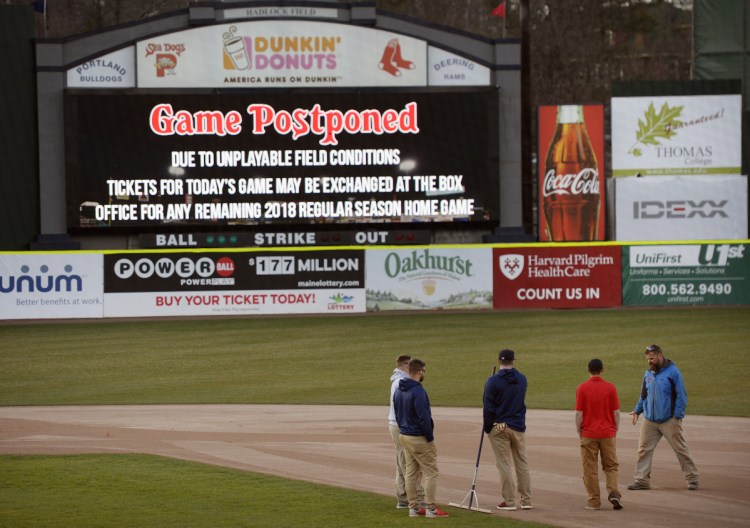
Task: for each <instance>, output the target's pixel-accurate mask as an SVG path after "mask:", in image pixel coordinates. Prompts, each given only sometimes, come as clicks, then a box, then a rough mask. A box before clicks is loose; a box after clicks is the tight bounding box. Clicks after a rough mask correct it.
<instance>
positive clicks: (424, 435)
mask: <svg viewBox="0 0 750 528" xmlns="http://www.w3.org/2000/svg"><path fill="white" fill-rule="evenodd" d="M425 371H426V369H425V364H424V361H422V360H420V359H416V358H414V359H412V360H411V361H409V372H408V377H407V378H405V379H402V380H400V381H399V383H398V390H397V391H396V394H395V395H394V396H393V408H394V410H395V411H396V421H397V422H398V428H399V431H400V433H401V434H400V435H399V441H400V442H401V445H402V446H404V457H405V459H406V475H405V476H404V477H405V480H406V496H407V498H408V500H409V516H410V517H419V516H420V515H425V516H427V517H448V514H447V513H445V512H444V511H442V510H440V509H439V508H438V507H437V504H435V492H436V491H437V478H438V475H439V472H438V467H437V449H436V448H435V442H434V440H435V437H434V434H433V430H434V428H435V424H434V423H433V422H432V410H431V409H430V398H428V397H427V391H425V390H424V387H422V381H423V380H424V373H425ZM420 471H421V472H422V477H423V478H424V508H421V507H420V506H419V502H418V501H417V482H418V475H419V472H420Z"/></svg>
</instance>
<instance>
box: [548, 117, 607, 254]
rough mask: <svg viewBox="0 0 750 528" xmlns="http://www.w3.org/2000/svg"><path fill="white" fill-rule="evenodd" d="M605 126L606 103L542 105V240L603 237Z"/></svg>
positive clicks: (597, 238)
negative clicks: (584, 105) (604, 106)
mask: <svg viewBox="0 0 750 528" xmlns="http://www.w3.org/2000/svg"><path fill="white" fill-rule="evenodd" d="M585 117H586V118H585ZM589 127H590V128H591V129H593V130H595V132H594V134H592V135H593V139H592V136H591V135H590V132H589ZM603 127H604V109H603V107H602V106H601V105H595V106H586V107H583V106H577V105H566V106H551V107H550V106H543V107H540V108H539V145H540V148H541V149H544V150H542V151H541V152H540V154H541V155H540V157H539V160H540V173H539V175H540V178H539V197H540V204H539V239H540V240H543V241H544V240H549V241H552V242H569V241H574V242H577V241H589V240H603V239H604V197H603V196H602V195H603V192H602V191H603V187H602V183H603V182H602V179H603V167H602V160H603V159H604V152H603V151H604V132H603ZM595 145H596V146H595Z"/></svg>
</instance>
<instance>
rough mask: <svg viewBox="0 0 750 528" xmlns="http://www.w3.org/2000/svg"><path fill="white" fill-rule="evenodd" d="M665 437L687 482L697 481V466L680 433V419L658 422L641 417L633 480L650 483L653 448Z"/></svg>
mask: <svg viewBox="0 0 750 528" xmlns="http://www.w3.org/2000/svg"><path fill="white" fill-rule="evenodd" d="M662 436H663V437H664V438H666V439H667V443H669V445H670V447H671V448H672V450H673V451H674V454H675V455H677V460H678V461H679V462H680V468H682V473H683V475H685V480H687V481H688V482H698V468H696V467H695V463H694V462H693V457H692V456H691V455H690V449H688V446H687V443H685V438H684V436H683V435H682V420H677V419H676V418H672V419H670V420H667V421H666V422H662V423H658V422H652V421H649V420H646V419H645V418H644V419H643V423H642V424H641V434H640V437H639V438H638V462H637V463H636V466H635V480H636V482H640V483H641V484H647V485H650V480H651V461H652V460H653V458H654V450H655V449H656V445H657V444H658V443H659V440H661V437H662Z"/></svg>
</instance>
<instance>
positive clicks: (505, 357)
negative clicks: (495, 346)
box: [500, 348, 516, 361]
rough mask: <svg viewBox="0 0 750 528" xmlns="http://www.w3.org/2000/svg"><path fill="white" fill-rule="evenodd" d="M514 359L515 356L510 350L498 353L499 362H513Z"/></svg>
mask: <svg viewBox="0 0 750 528" xmlns="http://www.w3.org/2000/svg"><path fill="white" fill-rule="evenodd" d="M515 359H516V354H515V353H514V352H513V351H512V350H508V349H507V348H506V349H504V350H501V351H500V361H513V360H515Z"/></svg>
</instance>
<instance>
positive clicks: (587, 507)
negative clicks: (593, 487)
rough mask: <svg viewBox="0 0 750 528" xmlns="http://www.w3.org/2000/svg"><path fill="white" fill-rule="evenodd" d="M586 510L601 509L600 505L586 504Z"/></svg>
mask: <svg viewBox="0 0 750 528" xmlns="http://www.w3.org/2000/svg"><path fill="white" fill-rule="evenodd" d="M586 509H587V510H601V509H602V507H601V506H586Z"/></svg>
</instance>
